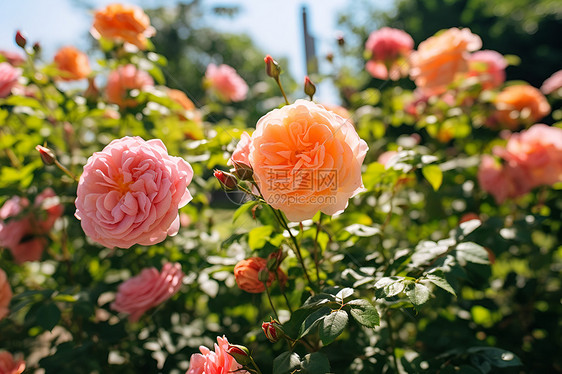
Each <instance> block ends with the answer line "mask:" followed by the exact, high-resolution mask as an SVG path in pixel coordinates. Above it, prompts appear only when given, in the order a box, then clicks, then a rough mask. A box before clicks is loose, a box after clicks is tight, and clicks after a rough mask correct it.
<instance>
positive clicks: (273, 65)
mask: <svg viewBox="0 0 562 374" xmlns="http://www.w3.org/2000/svg"><path fill="white" fill-rule="evenodd" d="M263 60H264V61H265V72H266V74H267V75H268V76H270V77H271V78H273V79H279V74H280V73H281V67H280V66H279V64H278V63H277V61H275V60H274V59H273V57H271V56H270V55H267V56H265V58H264V59H263Z"/></svg>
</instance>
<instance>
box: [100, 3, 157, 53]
mask: <svg viewBox="0 0 562 374" xmlns="http://www.w3.org/2000/svg"><path fill="white" fill-rule="evenodd" d="M90 32H91V33H92V35H93V36H94V38H96V39H99V38H100V37H103V38H106V39H111V40H119V41H124V42H127V43H131V44H134V45H136V46H137V47H138V48H139V49H146V46H147V39H146V38H149V37H151V36H153V35H154V33H155V30H154V28H153V27H152V26H150V18H148V16H147V15H146V14H145V13H144V11H143V10H142V9H141V8H139V7H138V6H135V5H122V4H110V5H108V6H107V7H105V9H102V10H98V11H97V12H96V13H95V15H94V24H93V25H92V29H91V30H90Z"/></svg>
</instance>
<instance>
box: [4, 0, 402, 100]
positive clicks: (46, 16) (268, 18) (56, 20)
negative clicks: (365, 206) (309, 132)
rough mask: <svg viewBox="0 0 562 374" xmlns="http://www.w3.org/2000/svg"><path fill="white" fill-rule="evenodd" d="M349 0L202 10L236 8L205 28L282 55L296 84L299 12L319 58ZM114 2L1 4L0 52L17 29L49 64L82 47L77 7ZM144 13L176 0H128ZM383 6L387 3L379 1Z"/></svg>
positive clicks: (85, 26) (227, 0) (253, 0)
mask: <svg viewBox="0 0 562 374" xmlns="http://www.w3.org/2000/svg"><path fill="white" fill-rule="evenodd" d="M352 1H354V0H315V1H313V0H309V1H303V0H204V1H203V5H204V7H208V8H212V7H213V6H217V5H238V6H240V8H241V12H240V13H239V14H238V15H237V16H236V17H234V18H232V19H229V18H227V17H216V16H212V18H210V17H211V16H209V19H208V21H209V23H210V24H212V25H213V26H214V27H216V28H217V29H219V30H224V31H228V32H243V33H246V34H248V35H250V36H251V37H252V39H253V40H254V41H255V43H256V44H257V45H258V46H259V47H260V48H261V49H263V50H264V51H265V52H266V53H269V54H271V55H272V56H274V57H275V56H286V57H288V58H289V61H290V70H291V72H292V73H293V74H294V76H295V78H296V79H297V80H300V77H304V75H305V71H304V66H305V65H304V47H303V41H302V25H301V7H302V5H306V6H307V8H308V15H309V27H310V29H311V31H312V33H313V35H314V36H315V37H316V49H317V53H318V55H319V56H324V55H325V54H326V53H327V52H328V51H330V50H331V49H332V48H333V47H334V38H335V37H336V35H337V34H338V29H337V24H336V21H337V14H338V13H339V12H341V11H342V10H345V9H346V6H348V5H349V4H351V3H352ZM114 2H118V1H116V0H86V1H84V0H81V1H76V0H48V1H46V0H17V1H7V0H2V1H0V49H8V50H16V49H17V46H16V45H15V44H14V41H13V40H14V34H15V30H18V29H19V30H22V31H23V32H24V34H25V35H26V36H27V37H28V39H29V40H30V41H32V42H34V41H40V43H41V44H42V46H43V49H44V56H45V58H46V59H47V60H50V58H52V56H53V55H54V53H55V51H56V50H57V49H58V48H59V47H61V46H64V45H74V46H77V47H86V46H87V45H88V44H87V40H88V30H89V28H90V26H91V23H92V14H90V13H89V12H88V11H87V10H85V8H84V7H80V6H79V5H78V4H77V3H87V4H92V5H94V6H95V8H101V7H103V6H105V5H107V4H109V3H114ZM124 2H126V3H131V4H137V5H140V6H142V7H144V8H151V7H157V6H163V5H173V4H175V3H177V2H178V0H128V1H124ZM378 2H379V3H380V4H381V5H380V6H384V7H388V6H389V5H390V4H391V3H392V0H379V1H378ZM318 95H319V98H321V99H322V98H324V99H325V100H328V101H329V100H330V99H333V98H334V95H335V94H334V92H332V91H331V88H330V87H329V86H326V87H320V90H319V93H318Z"/></svg>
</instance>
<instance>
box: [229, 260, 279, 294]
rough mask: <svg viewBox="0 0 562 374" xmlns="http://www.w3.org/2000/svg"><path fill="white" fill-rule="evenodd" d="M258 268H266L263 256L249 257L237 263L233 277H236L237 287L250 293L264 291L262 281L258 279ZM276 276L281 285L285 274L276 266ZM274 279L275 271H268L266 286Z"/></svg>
mask: <svg viewBox="0 0 562 374" xmlns="http://www.w3.org/2000/svg"><path fill="white" fill-rule="evenodd" d="M260 270H267V260H266V259H265V258H261V257H250V258H248V259H246V260H242V261H240V262H239V263H237V264H236V266H235V267H234V277H235V278H236V284H237V285H238V287H239V288H240V289H241V290H243V291H246V292H250V293H260V292H263V291H265V286H264V284H263V282H262V281H260V280H259V279H258V274H259V272H260ZM277 276H278V277H279V281H280V282H281V286H283V285H285V283H286V282H287V275H286V274H285V273H284V272H283V270H281V269H280V268H277ZM274 280H275V273H274V272H272V271H269V277H268V279H267V287H270V286H271V283H273V281H274Z"/></svg>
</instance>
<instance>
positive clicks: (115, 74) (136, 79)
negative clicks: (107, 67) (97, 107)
mask: <svg viewBox="0 0 562 374" xmlns="http://www.w3.org/2000/svg"><path fill="white" fill-rule="evenodd" d="M152 86H154V80H153V79H152V77H151V76H150V75H148V73H146V72H144V71H142V70H138V69H137V68H136V67H135V65H132V64H128V65H125V66H120V67H119V68H117V70H114V71H112V72H111V74H109V78H108V79H107V88H106V93H107V101H109V102H110V103H113V104H117V105H119V106H120V107H122V108H125V107H134V106H136V105H137V101H136V100H135V99H134V98H131V97H130V95H129V91H130V90H142V89H145V88H147V87H152Z"/></svg>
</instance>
